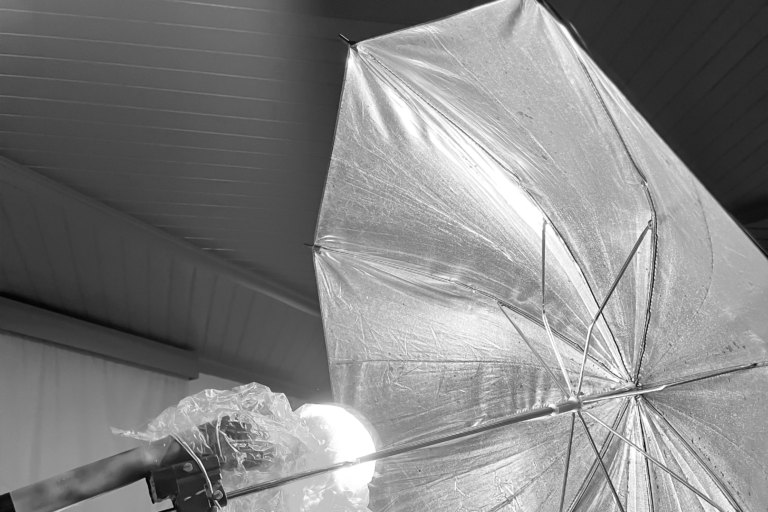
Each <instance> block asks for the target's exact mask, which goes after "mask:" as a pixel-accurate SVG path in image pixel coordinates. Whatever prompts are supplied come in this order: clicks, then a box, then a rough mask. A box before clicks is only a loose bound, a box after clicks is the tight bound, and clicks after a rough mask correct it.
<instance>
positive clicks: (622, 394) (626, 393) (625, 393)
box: [582, 386, 667, 404]
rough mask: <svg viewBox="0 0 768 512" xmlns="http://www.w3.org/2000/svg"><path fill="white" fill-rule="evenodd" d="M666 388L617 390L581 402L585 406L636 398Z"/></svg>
mask: <svg viewBox="0 0 768 512" xmlns="http://www.w3.org/2000/svg"><path fill="white" fill-rule="evenodd" d="M666 388H667V386H654V387H652V388H645V387H642V388H634V389H632V388H630V389H617V390H615V391H611V392H608V393H601V394H598V395H592V396H590V397H585V399H582V402H584V403H585V404H587V403H589V404H591V403H595V402H600V401H602V400H611V399H614V398H627V397H630V396H638V395H646V394H648V393H655V392H656V391H661V390H662V389H666Z"/></svg>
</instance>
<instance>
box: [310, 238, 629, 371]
mask: <svg viewBox="0 0 768 512" xmlns="http://www.w3.org/2000/svg"><path fill="white" fill-rule="evenodd" d="M553 228H554V226H553ZM316 247H318V248H319V249H321V250H325V251H328V252H335V253H338V254H345V255H349V256H351V257H353V258H359V259H361V260H363V261H371V262H375V263H379V264H382V265H385V266H388V267H391V268H394V269H397V270H402V271H405V272H411V273H413V274H416V275H420V276H423V277H428V278H430V279H434V280H436V281H440V282H444V283H449V284H453V285H455V286H458V287H460V288H464V289H468V290H472V291H474V292H477V293H479V294H481V295H483V296H484V297H486V298H488V299H491V300H493V301H495V302H496V303H497V304H498V303H501V304H503V305H504V306H505V307H507V308H509V309H511V310H512V311H514V312H515V313H517V314H519V315H520V316H523V317H524V318H526V319H527V320H529V321H530V322H532V323H534V324H536V325H537V326H539V327H541V328H542V329H543V328H544V325H543V323H542V322H541V321H540V320H539V318H538V317H536V316H534V315H532V314H529V313H527V312H526V311H524V310H522V309H520V308H518V307H516V306H514V305H513V304H511V303H509V302H507V301H506V300H504V299H501V298H499V297H496V296H495V295H494V294H492V293H490V292H487V291H485V290H482V289H478V288H475V287H473V286H471V285H468V284H465V283H462V282H461V281H456V280H453V279H449V278H445V277H441V276H437V275H434V274H431V273H429V272H426V271H423V270H419V269H415V268H411V267H410V266H408V265H405V264H402V263H395V262H390V261H387V260H385V259H383V258H376V257H371V256H368V255H365V254H362V253H357V252H352V251H347V250H344V249H334V248H329V247H324V246H316ZM552 332H553V333H554V334H555V335H556V336H557V337H558V338H559V339H561V340H562V341H563V342H565V343H567V344H568V345H569V346H570V347H571V348H573V349H574V350H576V351H578V352H582V353H583V348H582V347H580V346H579V345H578V344H577V343H576V342H575V341H573V340H571V339H570V337H568V336H566V335H564V334H562V333H561V332H560V331H558V330H556V329H553V331H552ZM588 358H589V359H590V361H592V362H593V363H594V364H596V365H598V366H599V367H600V368H601V369H603V370H605V371H606V372H607V373H608V374H609V375H610V376H612V377H614V378H615V379H617V380H618V381H621V380H623V379H622V378H621V377H620V376H618V375H616V374H615V373H614V372H613V371H612V370H611V369H610V368H609V367H608V366H606V365H605V364H604V363H602V362H600V361H598V360H597V359H595V358H594V356H592V355H588Z"/></svg>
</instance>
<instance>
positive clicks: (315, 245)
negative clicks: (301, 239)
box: [304, 243, 323, 252]
mask: <svg viewBox="0 0 768 512" xmlns="http://www.w3.org/2000/svg"><path fill="white" fill-rule="evenodd" d="M304 246H305V247H309V248H310V249H312V250H313V251H315V252H320V249H322V248H323V247H322V246H321V245H317V244H308V243H305V244H304Z"/></svg>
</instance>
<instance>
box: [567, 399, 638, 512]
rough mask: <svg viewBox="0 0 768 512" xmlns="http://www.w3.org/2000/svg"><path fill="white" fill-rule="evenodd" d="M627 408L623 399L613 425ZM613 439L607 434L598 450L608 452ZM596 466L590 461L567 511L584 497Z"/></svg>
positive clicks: (619, 421)
mask: <svg viewBox="0 0 768 512" xmlns="http://www.w3.org/2000/svg"><path fill="white" fill-rule="evenodd" d="M628 409H629V403H628V402H627V401H626V400H625V401H623V404H622V406H621V409H620V410H619V412H618V413H617V414H616V418H615V419H614V420H613V423H614V425H617V426H618V425H619V424H620V423H621V422H622V420H623V419H624V415H625V414H626V413H627V410H628ZM612 440H613V434H609V435H608V436H607V437H606V439H605V441H603V446H602V447H601V448H600V452H601V453H603V454H605V453H608V449H609V447H610V444H611V441H612ZM597 466H598V462H597V461H594V462H593V463H592V466H591V467H590V468H589V471H588V472H587V474H586V475H585V477H584V480H583V481H582V482H581V486H580V487H579V490H578V491H576V496H574V498H573V500H572V501H571V504H570V505H569V506H568V512H573V511H574V510H575V508H576V506H577V505H578V504H579V501H580V500H581V499H582V498H583V497H584V494H585V493H586V489H587V486H588V485H589V483H590V482H591V481H592V479H593V478H594V477H595V474H596V473H597Z"/></svg>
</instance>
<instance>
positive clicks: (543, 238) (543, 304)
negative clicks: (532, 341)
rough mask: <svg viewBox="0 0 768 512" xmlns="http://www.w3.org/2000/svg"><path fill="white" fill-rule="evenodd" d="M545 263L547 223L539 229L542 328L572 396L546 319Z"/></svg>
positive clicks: (571, 390)
mask: <svg viewBox="0 0 768 512" xmlns="http://www.w3.org/2000/svg"><path fill="white" fill-rule="evenodd" d="M546 261H547V221H546V219H545V220H544V223H543V224H542V227H541V320H542V322H544V328H545V329H546V331H547V336H548V337H549V342H550V343H551V344H552V350H553V351H554V352H555V358H556V359H557V364H558V365H559V366H560V371H561V372H562V373H563V380H565V384H566V385H567V386H568V395H569V396H570V395H573V388H572V387H571V379H570V378H569V377H568V372H567V371H566V370H565V364H564V363H563V357H562V356H561V355H560V349H559V348H557V343H555V336H554V334H552V328H551V327H550V326H549V318H548V317H547V308H546V302H545V300H544V295H545V289H546V287H545V284H546V275H547V272H546Z"/></svg>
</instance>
